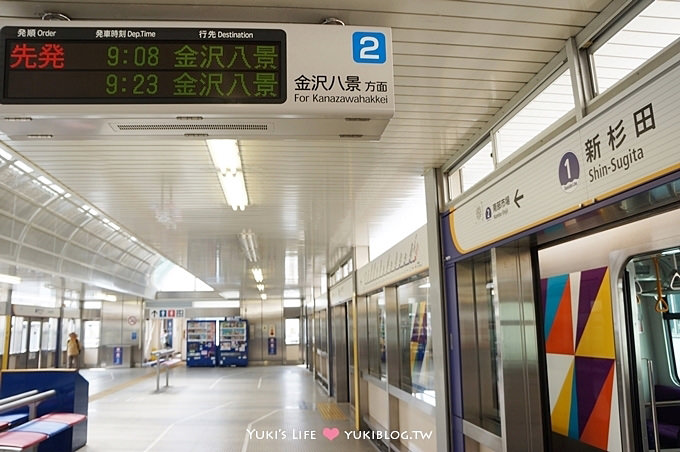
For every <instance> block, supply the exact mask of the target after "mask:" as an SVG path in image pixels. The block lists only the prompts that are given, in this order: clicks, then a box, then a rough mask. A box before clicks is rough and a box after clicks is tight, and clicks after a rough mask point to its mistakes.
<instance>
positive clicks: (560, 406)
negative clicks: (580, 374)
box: [550, 363, 576, 436]
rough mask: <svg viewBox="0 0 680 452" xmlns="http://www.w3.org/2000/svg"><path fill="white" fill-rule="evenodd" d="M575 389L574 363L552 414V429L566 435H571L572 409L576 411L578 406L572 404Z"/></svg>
mask: <svg viewBox="0 0 680 452" xmlns="http://www.w3.org/2000/svg"><path fill="white" fill-rule="evenodd" d="M573 391H574V364H573V363H572V365H571V366H570V367H569V372H567V375H566V378H565V379H564V382H563V383H562V389H561V390H560V395H559V396H558V397H557V403H555V408H553V410H552V413H551V414H550V419H551V421H552V429H553V431H554V432H557V433H560V434H562V435H564V436H569V424H570V421H571V412H572V410H574V411H576V407H572V406H571V402H572V400H575V399H574V398H573V397H572V393H573Z"/></svg>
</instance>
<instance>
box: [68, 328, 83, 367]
mask: <svg viewBox="0 0 680 452" xmlns="http://www.w3.org/2000/svg"><path fill="white" fill-rule="evenodd" d="M68 337H69V339H68V341H66V357H67V366H68V368H69V369H79V368H80V341H79V340H78V335H77V334H76V333H71V334H69V335H68Z"/></svg>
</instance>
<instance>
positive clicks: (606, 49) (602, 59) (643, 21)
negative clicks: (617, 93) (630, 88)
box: [592, 0, 680, 94]
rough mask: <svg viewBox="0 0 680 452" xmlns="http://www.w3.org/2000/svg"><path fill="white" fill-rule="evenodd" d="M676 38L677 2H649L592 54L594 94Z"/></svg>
mask: <svg viewBox="0 0 680 452" xmlns="http://www.w3.org/2000/svg"><path fill="white" fill-rule="evenodd" d="M678 37H680V2H677V1H660V0H657V1H654V2H652V3H651V4H650V5H649V6H648V7H647V8H645V9H644V10H643V11H642V12H641V13H640V14H639V15H638V16H637V17H635V18H634V19H633V20H631V21H630V22H629V23H628V24H627V25H625V26H624V27H623V28H622V29H621V30H619V31H618V32H617V33H616V34H615V35H614V36H612V37H611V38H610V39H609V40H607V42H606V43H604V44H603V45H601V46H599V47H596V50H595V51H594V52H593V53H592V60H593V71H594V73H595V81H596V83H597V91H598V93H600V94H602V93H603V92H604V91H606V90H608V89H609V88H610V87H611V86H613V85H614V84H615V83H616V82H618V81H619V80H621V79H623V78H624V77H625V76H626V75H628V74H630V73H631V72H632V71H634V70H635V69H636V68H638V67H639V66H641V65H642V64H643V63H644V62H645V61H647V60H649V59H651V58H652V57H653V56H654V55H656V54H657V53H659V52H660V51H661V50H663V49H664V48H665V47H667V46H668V45H670V44H671V43H672V42H674V41H675V40H676V39H677V38H678ZM594 47H595V46H594Z"/></svg>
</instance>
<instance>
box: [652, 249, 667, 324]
mask: <svg viewBox="0 0 680 452" xmlns="http://www.w3.org/2000/svg"><path fill="white" fill-rule="evenodd" d="M652 261H653V262H654V272H655V273H656V305H654V310H655V311H656V312H660V313H663V312H668V302H667V301H666V298H665V297H664V296H663V288H662V287H661V277H660V275H659V257H658V256H654V257H653V258H652Z"/></svg>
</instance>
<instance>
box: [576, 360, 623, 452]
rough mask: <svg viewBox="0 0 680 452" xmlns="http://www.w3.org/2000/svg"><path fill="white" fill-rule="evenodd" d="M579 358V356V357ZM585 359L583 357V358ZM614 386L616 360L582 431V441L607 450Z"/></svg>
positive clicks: (612, 363)
mask: <svg viewBox="0 0 680 452" xmlns="http://www.w3.org/2000/svg"><path fill="white" fill-rule="evenodd" d="M577 359H579V358H577ZM581 359H583V358H581ZM613 386H614V361H612V362H611V366H610V369H609V372H608V373H607V378H606V379H605V380H604V385H602V390H601V391H600V394H599V395H598V397H597V400H596V401H595V406H594V407H593V411H592V412H591V413H590V417H589V418H588V421H587V422H586V425H585V426H584V428H583V431H582V433H581V441H583V442H584V443H586V444H590V445H591V446H595V447H599V448H600V449H603V450H607V447H608V445H609V444H608V442H609V427H610V423H609V420H610V416H611V404H612V388H613Z"/></svg>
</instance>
